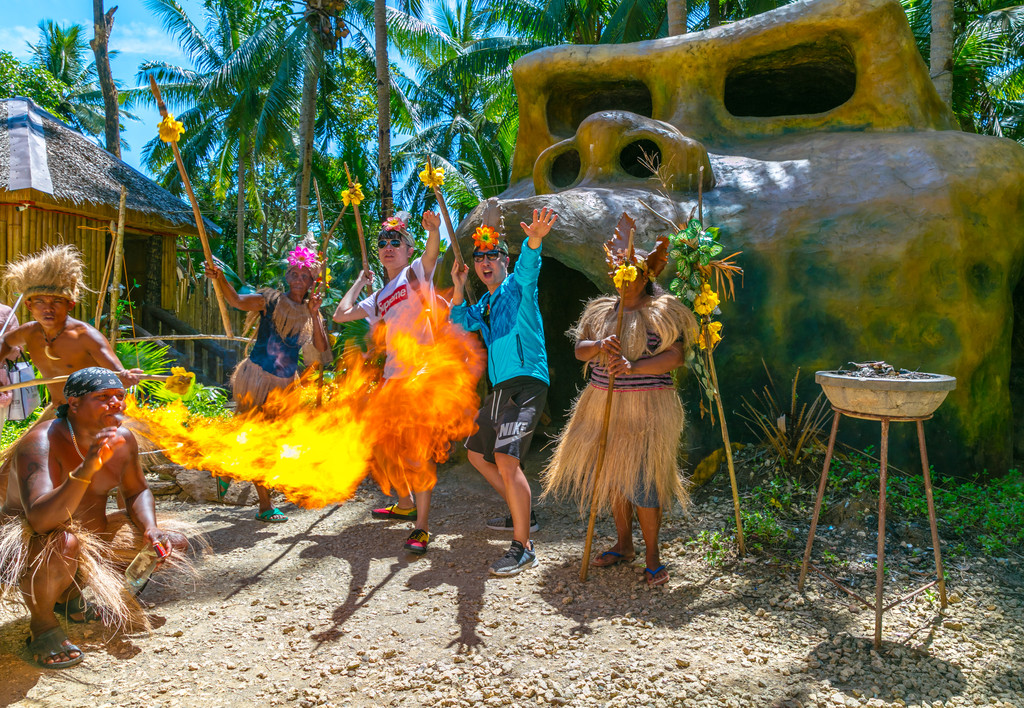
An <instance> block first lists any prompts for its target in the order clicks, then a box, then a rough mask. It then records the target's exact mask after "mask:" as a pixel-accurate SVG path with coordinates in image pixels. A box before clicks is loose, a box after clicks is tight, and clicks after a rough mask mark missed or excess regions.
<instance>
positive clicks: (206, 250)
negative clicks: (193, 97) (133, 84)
mask: <svg viewBox="0 0 1024 708" xmlns="http://www.w3.org/2000/svg"><path fill="white" fill-rule="evenodd" d="M149 88H150V90H151V91H152V92H153V97H154V98H156V103H157V106H158V107H159V109H160V116H161V117H162V118H166V117H167V106H166V105H165V104H164V100H163V98H161V97H160V87H159V86H157V85H156V78H155V77H154V76H153V75H152V74H150V75H149ZM171 149H172V150H173V151H174V161H175V162H176V163H177V164H178V173H179V174H180V175H181V182H182V184H184V185H185V191H186V192H187V193H188V198H189V201H190V202H191V203H192V215H193V216H194V217H195V220H196V230H197V231H198V232H199V241H200V243H202V244H203V255H204V256H206V265H207V266H212V265H213V252H212V251H211V250H210V241H209V240H208V239H207V238H206V226H205V224H204V223H203V215H202V214H201V213H200V211H199V201H198V200H197V199H196V194H195V192H193V191H192V182H191V181H189V178H188V173H187V172H186V171H185V163H184V162H182V160H181V151H180V150H178V143H177V141H172V142H171ZM239 189H241V187H239ZM213 292H214V293H215V294H216V295H217V309H219V310H220V320H221V323H222V324H223V325H224V334H226V335H228V336H229V337H231V336H234V332H233V331H232V329H231V317H230V315H229V314H228V305H227V303H226V302H225V301H224V293H222V292H221V290H220V285H219V284H218V283H217V281H216V280H214V281H213Z"/></svg>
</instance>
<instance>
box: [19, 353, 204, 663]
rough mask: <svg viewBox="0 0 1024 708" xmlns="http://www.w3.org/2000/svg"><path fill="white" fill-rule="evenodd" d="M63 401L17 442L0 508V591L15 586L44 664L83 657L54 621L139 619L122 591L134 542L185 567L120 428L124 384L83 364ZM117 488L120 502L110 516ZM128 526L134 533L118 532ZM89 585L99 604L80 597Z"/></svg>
mask: <svg viewBox="0 0 1024 708" xmlns="http://www.w3.org/2000/svg"><path fill="white" fill-rule="evenodd" d="M62 393H63V394H64V396H63V398H65V399H66V400H67V403H64V404H62V405H61V406H59V407H58V409H57V413H56V415H57V418H56V420H50V421H47V422H45V423H43V424H42V425H39V426H36V427H35V428H33V429H32V430H31V431H29V432H28V433H26V434H25V436H24V437H22V439H21V440H20V441H18V442H17V443H16V444H15V447H14V450H13V453H12V468H13V474H12V475H11V493H9V494H8V496H7V503H6V504H5V505H4V507H3V513H2V514H0V519H2V520H3V521H2V523H0V597H2V596H3V595H4V594H7V593H10V592H11V591H13V590H14V589H15V588H19V589H20V591H21V595H22V598H23V599H24V601H25V603H26V604H27V605H28V609H29V612H30V613H31V621H30V623H29V632H30V636H29V638H28V640H27V643H28V650H29V653H30V654H32V656H33V657H34V659H35V661H36V662H37V663H38V664H39V665H40V666H41V667H43V668H48V669H63V668H66V667H68V666H73V665H74V664H77V663H78V662H80V661H81V660H82V659H83V654H82V651H81V650H80V649H79V648H78V647H76V646H75V645H74V644H72V643H71V641H70V640H69V639H68V637H67V635H66V634H65V633H64V630H63V629H61V627H60V625H59V624H58V621H57V616H58V615H65V616H66V618H67V619H68V620H69V621H71V622H89V621H92V620H96V619H100V618H101V617H102V619H104V621H106V622H108V623H113V624H115V625H117V626H120V627H124V626H126V625H128V624H131V623H134V622H136V621H141V622H142V623H143V624H144V625H145V617H144V615H143V614H142V613H141V608H140V607H139V605H138V603H136V602H135V601H134V600H133V599H132V598H131V597H130V596H129V595H128V593H127V591H126V590H125V587H124V586H125V577H124V574H123V571H122V570H121V569H122V568H123V567H124V565H121V566H120V568H119V567H118V566H117V565H116V564H117V562H118V557H119V556H121V559H122V561H123V563H124V564H127V561H128V560H130V558H131V556H132V555H134V554H135V553H136V552H137V551H138V550H139V549H140V548H145V547H149V546H153V547H155V546H157V545H159V551H158V552H159V553H160V554H163V553H169V554H170V555H167V556H166V558H165V560H166V561H167V562H171V563H175V564H179V563H180V564H185V565H187V560H185V558H184V555H183V552H184V551H185V550H186V549H187V548H188V545H189V543H188V540H187V539H186V537H185V536H184V535H183V534H181V533H178V532H176V531H171V530H169V528H168V527H167V526H166V525H164V526H161V525H159V524H158V523H157V520H156V509H155V504H154V500H153V493H152V492H151V491H150V489H149V487H148V485H147V484H146V478H145V475H144V474H143V472H142V466H141V465H140V464H139V454H138V453H139V450H138V444H137V443H136V440H135V436H134V435H133V434H132V433H131V431H129V430H128V429H127V428H124V427H121V419H122V415H121V414H122V411H123V410H124V396H125V391H124V387H123V385H122V384H121V381H120V379H119V378H118V377H117V375H116V374H115V373H114V372H112V371H110V370H108V369H103V368H100V367H89V368H85V369H81V370H79V371H76V372H75V373H73V374H72V375H71V376H70V377H68V380H67V382H66V383H65V385H64V387H63V391H62ZM114 489H117V490H118V491H119V492H120V493H121V494H122V495H123V497H124V499H125V504H126V508H125V510H124V511H123V512H122V511H115V512H112V513H110V514H108V513H107V497H108V495H109V493H110V492H111V491H112V490H114ZM125 522H131V528H133V529H134V532H135V533H134V537H133V538H125V536H126V535H127V536H131V535H132V534H120V533H118V532H119V531H120V529H122V528H125V530H126V531H127V530H128V529H127V528H126V524H125ZM85 586H88V587H89V588H90V589H91V591H92V593H93V597H94V598H95V599H96V600H97V601H98V603H99V606H100V607H102V609H103V613H102V614H101V612H100V611H99V609H98V607H97V606H95V605H93V604H91V603H89V602H86V600H85V599H84V598H83V597H82V589H83V588H84V587H85Z"/></svg>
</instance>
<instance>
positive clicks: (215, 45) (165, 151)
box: [129, 0, 298, 280]
mask: <svg viewBox="0 0 1024 708" xmlns="http://www.w3.org/2000/svg"><path fill="white" fill-rule="evenodd" d="M146 4H147V5H148V6H149V7H150V9H152V10H153V11H154V12H155V13H156V14H157V15H158V16H160V17H161V19H162V21H163V24H164V27H165V28H166V29H167V30H168V31H169V32H170V33H171V34H172V35H173V36H175V37H176V38H177V39H178V42H179V44H180V45H181V47H182V49H183V50H184V52H185V54H186V56H187V57H188V58H189V61H190V62H191V64H192V66H194V67H195V69H187V68H183V67H178V66H173V65H170V64H167V63H165V62H144V63H143V64H142V65H141V66H140V67H139V76H138V78H139V81H140V83H141V82H144V80H145V78H146V76H148V75H149V74H150V73H152V74H154V75H155V76H156V78H157V81H158V83H159V84H161V92H162V93H163V94H164V96H165V98H166V100H167V102H168V104H169V105H171V106H180V107H182V108H184V111H183V112H182V113H181V114H180V115H179V116H178V119H179V120H181V121H182V123H183V124H184V126H185V130H186V132H185V135H184V136H183V138H182V140H181V142H180V144H179V148H180V151H181V156H182V160H183V162H184V163H185V166H186V169H188V171H189V174H190V175H194V174H196V173H197V172H199V171H200V170H208V171H209V174H210V178H211V180H212V184H213V195H214V196H215V197H216V198H223V197H224V196H225V195H226V194H227V191H228V188H229V187H230V186H231V185H232V184H233V185H234V186H235V188H236V190H237V203H236V224H235V227H236V234H235V235H236V246H235V260H236V272H237V273H238V275H239V277H241V278H242V279H243V280H244V278H245V236H246V225H245V213H246V205H247V203H248V204H252V205H253V206H254V208H255V209H256V210H257V214H259V213H260V211H259V197H258V193H257V192H256V191H255V190H254V189H252V185H253V183H254V180H252V179H250V178H248V175H249V174H250V173H251V171H252V169H251V168H252V164H253V162H254V160H256V159H258V158H262V157H263V156H266V155H271V154H281V153H287V152H289V151H293V150H294V147H293V144H292V135H291V126H293V125H294V124H295V122H294V119H295V113H296V112H295V106H296V105H297V103H298V97H297V96H296V95H295V86H296V83H297V77H298V64H297V62H296V61H294V56H293V55H291V54H289V53H287V52H286V53H285V56H284V57H282V58H280V59H279V60H278V62H276V63H275V64H273V65H269V66H268V65H265V64H262V63H260V62H259V61H258V58H259V57H258V56H256V55H253V54H251V53H248V54H247V53H246V49H247V45H248V44H249V43H250V42H251V41H252V39H253V37H254V35H255V34H256V33H257V31H258V30H263V29H265V26H266V24H267V23H268V22H269V21H270V20H272V19H273V15H272V12H273V11H274V9H275V8H274V7H273V6H269V9H268V6H267V4H266V3H264V2H263V0H210V2H208V3H207V4H206V13H205V14H206V21H207V22H206V29H205V31H203V30H202V29H200V27H199V26H198V25H197V24H196V23H195V22H194V21H193V20H192V19H191V18H190V17H189V16H188V15H187V13H186V12H185V11H184V9H183V8H182V7H181V6H180V5H179V4H178V3H177V2H176V1H175V0H146ZM273 29H275V30H277V31H278V40H279V41H283V40H284V39H285V37H284V36H283V32H282V31H281V29H282V28H281V26H280V25H274V26H273ZM264 39H266V37H264ZM239 64H243V65H244V66H245V68H246V69H247V71H242V70H240V69H239ZM129 98H130V99H131V100H144V101H152V97H151V96H150V95H149V93H148V91H147V90H146V89H139V90H136V91H135V92H132V93H130V95H129ZM143 158H144V161H145V164H146V166H147V168H149V169H150V170H151V171H153V172H155V173H159V174H160V180H161V182H162V183H163V184H164V186H165V187H167V188H169V189H171V190H172V191H175V192H179V191H180V188H181V185H180V178H179V176H178V172H177V169H176V166H175V165H174V162H173V159H172V155H171V151H170V148H169V147H168V145H167V144H166V143H163V142H161V141H160V140H159V139H158V138H154V139H153V140H151V141H150V142H149V143H147V144H146V146H145V148H144V151H143ZM247 197H248V199H247Z"/></svg>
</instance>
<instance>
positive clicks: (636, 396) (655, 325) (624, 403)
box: [542, 294, 696, 514]
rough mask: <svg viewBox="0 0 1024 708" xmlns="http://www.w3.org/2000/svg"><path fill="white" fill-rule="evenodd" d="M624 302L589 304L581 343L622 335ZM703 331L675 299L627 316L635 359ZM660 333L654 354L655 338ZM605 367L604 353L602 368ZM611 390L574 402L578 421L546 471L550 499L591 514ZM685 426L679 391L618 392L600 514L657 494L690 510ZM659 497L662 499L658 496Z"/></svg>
mask: <svg viewBox="0 0 1024 708" xmlns="http://www.w3.org/2000/svg"><path fill="white" fill-rule="evenodd" d="M617 305H618V298H617V297H614V296H602V297H598V298H595V299H593V300H591V301H590V302H589V303H587V307H586V309H585V310H584V311H583V315H582V316H581V317H580V320H579V322H577V323H576V326H575V327H573V329H572V330H570V331H569V333H568V334H569V336H570V337H572V339H573V340H574V341H580V340H597V339H603V338H605V337H607V336H609V335H611V334H614V333H615V328H616V322H617V319H618V318H617ZM695 329H696V320H695V319H694V316H693V313H692V312H690V311H689V309H688V308H686V307H685V306H684V305H683V304H682V303H680V302H679V300H677V299H676V298H674V297H672V296H671V295H667V294H662V295H658V296H654V297H649V298H647V299H646V300H645V301H644V306H643V307H642V308H640V309H638V310H633V311H627V312H625V313H624V316H623V322H622V335H621V337H620V340H621V343H622V351H623V354H624V355H625V356H626V357H627V358H628V359H631V360H636V359H640V358H644V357H649V356H654V355H656V354H659V353H661V352H663V351H665V350H666V349H668V348H669V347H671V346H673V344H674V343H675V342H677V341H680V342H682V343H683V346H684V347H687V346H689V343H690V342H691V341H692V337H693V333H694V331H695ZM648 333H654V334H657V335H658V338H659V340H660V344H659V345H658V346H657V347H656V348H655V349H654V350H653V351H651V350H650V349H649V348H648V341H647V335H648ZM598 361H599V362H601V363H602V364H603V363H604V362H605V356H604V355H603V354H601V355H599V359H597V360H595V363H596V362H598ZM607 400H608V391H607V390H606V389H602V388H598V387H596V386H593V385H588V386H587V387H586V388H584V389H583V391H582V392H581V393H580V395H579V397H578V398H577V399H576V401H575V402H574V403H573V408H572V417H571V418H570V420H569V423H568V424H567V425H566V426H565V428H564V429H563V430H562V432H561V434H559V436H558V438H557V446H556V448H555V454H554V456H553V457H552V458H551V461H550V462H549V463H548V466H547V468H545V470H544V472H543V474H542V479H543V483H544V494H545V495H552V496H556V497H571V498H573V499H575V500H576V502H577V503H578V504H579V506H580V512H581V514H586V513H587V511H588V509H589V505H590V499H591V494H592V493H593V490H594V470H595V468H596V466H597V455H598V450H599V447H600V440H601V428H602V424H603V422H604V410H605V405H606V402H607ZM684 422H685V418H684V414H683V406H682V403H681V402H680V400H679V394H678V393H677V392H676V390H675V388H654V389H632V390H620V389H615V390H614V391H613V392H612V410H611V418H610V425H609V427H608V442H607V446H606V449H605V457H604V463H603V466H602V470H601V477H600V479H599V480H598V486H597V490H596V495H595V496H594V503H595V504H596V505H597V509H598V511H599V512H603V511H607V510H609V509H610V508H611V504H612V502H613V501H615V500H616V499H619V498H624V499H626V500H629V501H633V502H634V503H635V502H636V501H638V500H645V499H652V498H654V497H655V496H656V498H657V499H658V503H659V506H660V507H661V508H663V509H669V508H671V507H672V504H673V503H674V502H675V500H677V499H678V500H679V502H680V504H681V505H682V506H683V508H684V509H685V508H686V504H687V501H688V497H687V494H686V488H685V486H684V484H683V480H682V479H681V478H680V472H679V465H678V455H679V443H680V438H681V436H682V432H683V424H684ZM655 492H656V494H655Z"/></svg>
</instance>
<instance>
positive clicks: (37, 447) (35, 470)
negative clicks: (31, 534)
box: [14, 426, 124, 534]
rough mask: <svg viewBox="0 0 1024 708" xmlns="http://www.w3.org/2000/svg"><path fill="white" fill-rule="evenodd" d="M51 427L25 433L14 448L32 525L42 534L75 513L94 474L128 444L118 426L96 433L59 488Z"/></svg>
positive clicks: (19, 478) (20, 481)
mask: <svg viewBox="0 0 1024 708" xmlns="http://www.w3.org/2000/svg"><path fill="white" fill-rule="evenodd" d="M48 430H49V426H41V427H39V428H37V429H35V430H33V431H32V432H31V433H29V434H28V435H26V436H25V438H24V439H23V440H22V441H21V442H19V443H18V446H17V448H16V449H15V451H14V460H15V462H14V464H15V468H16V470H17V473H18V489H19V491H20V492H21V502H22V508H23V509H24V510H25V518H26V519H27V520H28V523H29V526H31V527H32V530H33V531H35V532H36V533H38V534H43V533H49V532H50V531H53V530H54V529H55V528H57V527H58V526H60V525H61V524H62V523H64V522H65V521H67V520H68V517H69V516H70V515H71V514H72V513H74V511H75V509H77V508H78V505H79V504H80V503H81V502H82V497H83V496H84V495H85V490H86V489H88V487H89V484H90V482H92V478H93V476H94V475H95V474H96V473H97V472H99V470H100V468H101V467H103V465H104V463H105V462H106V461H107V460H109V459H110V458H111V456H112V455H113V454H114V450H116V449H117V448H118V447H120V446H121V445H122V444H124V439H123V438H121V437H120V436H119V435H118V434H117V428H104V429H103V430H101V431H100V432H99V434H98V435H97V436H96V440H95V441H94V442H93V444H92V446H91V447H90V448H89V451H88V452H87V453H86V455H85V460H84V461H83V462H82V464H80V465H79V466H78V467H76V468H75V469H73V470H71V472H70V473H69V474H68V478H67V479H66V480H64V482H63V483H62V484H60V485H59V486H57V487H54V486H53V477H52V476H51V474H50V445H49V440H48V438H47V432H48Z"/></svg>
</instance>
